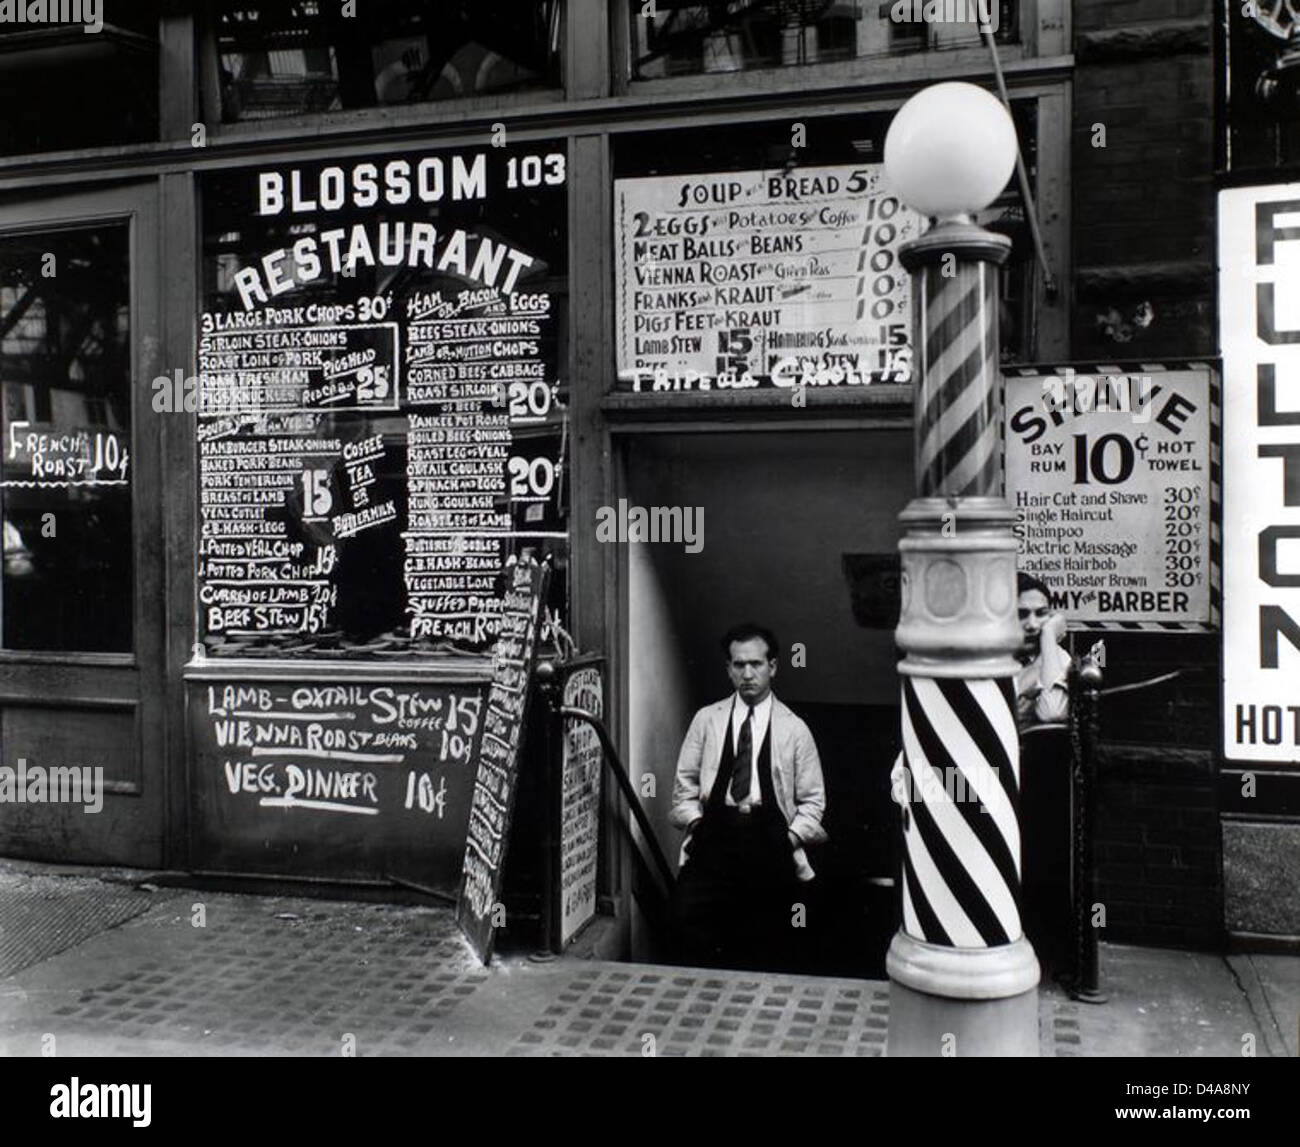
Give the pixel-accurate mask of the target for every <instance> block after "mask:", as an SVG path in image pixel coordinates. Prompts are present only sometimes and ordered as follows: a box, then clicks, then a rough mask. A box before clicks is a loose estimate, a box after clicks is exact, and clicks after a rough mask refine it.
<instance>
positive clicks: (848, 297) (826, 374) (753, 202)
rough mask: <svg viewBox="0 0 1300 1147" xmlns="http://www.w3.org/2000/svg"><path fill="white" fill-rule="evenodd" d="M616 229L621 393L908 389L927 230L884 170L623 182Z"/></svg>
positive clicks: (822, 170)
mask: <svg viewBox="0 0 1300 1147" xmlns="http://www.w3.org/2000/svg"><path fill="white" fill-rule="evenodd" d="M614 219H615V227H616V230H617V243H618V249H617V254H616V260H617V261H616V270H615V276H616V283H617V312H618V313H617V322H618V331H617V338H618V384H619V388H620V389H622V390H627V391H631V392H633V393H644V392H654V391H693V390H713V389H746V388H752V387H788V388H793V387H795V386H799V385H803V386H855V385H856V386H865V385H870V384H872V383H881V382H895V383H902V382H910V381H911V378H912V350H911V346H910V339H911V329H912V308H911V279H910V276H909V275H908V273H907V272H906V271H905V270H904V269H903V267H902V265H901V264H900V263H899V261H898V249H899V247H900V246H901V245H902V244H903V243H904V242H906V241H907V240H908V239H912V238H915V237H916V235H917V234H918V233H919V224H920V217H919V216H917V215H916V214H915V213H914V212H912V211H911V210H910V209H908V208H905V207H903V206H902V205H901V203H900V202H899V200H898V197H897V196H895V195H892V194H891V193H890V192H889V190H888V189H887V188H886V187H885V184H884V168H883V166H881V165H879V164H862V165H858V166H853V165H841V166H830V167H800V168H795V169H793V170H791V171H788V172H786V171H781V170H768V171H736V172H725V173H718V174H708V175H674V176H655V177H650V178H638V179H620V180H618V181H616V183H615V209H614Z"/></svg>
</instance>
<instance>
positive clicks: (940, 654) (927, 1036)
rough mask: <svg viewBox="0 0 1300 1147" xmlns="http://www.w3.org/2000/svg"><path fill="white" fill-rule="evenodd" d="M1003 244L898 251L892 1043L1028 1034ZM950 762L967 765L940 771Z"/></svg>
mask: <svg viewBox="0 0 1300 1147" xmlns="http://www.w3.org/2000/svg"><path fill="white" fill-rule="evenodd" d="M1010 246H1011V244H1010V241H1009V240H1007V239H1006V238H1005V237H1003V236H1000V235H995V234H992V233H990V232H988V231H985V230H983V229H982V228H979V227H977V226H975V225H973V224H972V223H970V222H968V221H965V220H949V221H945V222H943V223H940V224H939V225H937V226H936V227H934V228H932V229H931V230H930V231H928V232H927V233H926V234H925V235H923V236H922V237H921V238H919V239H917V240H914V241H913V242H912V243H910V244H908V245H907V246H906V247H904V248H903V250H902V252H901V255H902V259H903V263H904V265H905V266H906V267H907V269H908V270H909V271H911V272H912V274H913V276H914V283H915V296H914V297H915V298H916V299H917V308H916V314H915V323H916V329H915V341H914V344H913V345H914V346H915V347H916V348H917V356H918V382H917V389H916V396H915V416H914V417H915V436H916V442H915V445H916V488H917V495H918V496H917V498H916V499H915V500H914V501H913V502H912V503H911V504H910V505H909V506H908V507H907V509H906V510H904V511H903V513H902V515H901V516H900V521H901V523H902V526H903V530H904V535H905V536H904V537H903V538H902V540H901V541H900V542H899V549H900V551H901V554H902V610H901V614H900V620H899V626H898V631H897V640H898V645H899V647H900V648H901V649H902V651H903V653H904V657H903V660H902V662H900V664H899V667H898V668H899V673H900V675H901V676H902V725H903V729H902V733H903V753H902V755H901V758H900V762H899V766H898V767H899V769H901V770H902V773H901V776H900V777H897V778H896V779H901V780H902V781H904V782H905V783H903V784H901V785H896V786H895V791H896V792H899V791H900V790H901V792H902V793H903V794H904V795H903V797H902V799H901V800H900V803H901V804H902V805H903V812H902V824H903V850H902V852H903V864H902V867H903V888H902V897H903V914H902V928H901V930H900V931H899V932H898V934H897V935H896V936H895V937H894V940H893V943H892V944H891V946H890V949H889V957H888V961H887V965H886V966H887V968H888V971H889V976H890V979H891V980H892V984H891V997H890V1023H889V1054H890V1055H896V1056H903V1055H932V1056H937V1055H961V1056H967V1055H1036V1054H1037V1052H1038V1035H1037V997H1036V993H1035V991H1034V988H1035V987H1036V986H1037V984H1038V977H1039V968H1038V961H1037V959H1036V957H1035V956H1034V952H1033V948H1032V947H1031V946H1030V944H1029V941H1028V940H1026V939H1025V937H1024V935H1023V932H1022V930H1021V923H1020V825H1019V819H1018V818H1019V789H1020V784H1019V781H1020V750H1019V740H1018V736H1017V731H1016V714H1015V684H1014V681H1015V674H1016V671H1017V669H1018V668H1019V667H1018V665H1017V663H1016V661H1015V658H1014V656H1013V654H1014V653H1015V651H1016V650H1017V649H1018V648H1019V646H1020V642H1021V635H1020V627H1019V623H1018V620H1017V616H1016V549H1017V542H1016V538H1015V536H1014V534H1013V533H1012V525H1013V524H1014V522H1015V511H1014V510H1012V509H1011V507H1010V506H1009V505H1008V504H1007V502H1006V500H1005V498H1004V496H1003V495H1004V491H1003V466H1002V453H1001V438H1000V427H1001V425H1002V387H1001V378H1000V375H999V369H998V331H997V298H998V293H997V288H998V268H999V266H1000V265H1001V264H1002V263H1003V262H1004V261H1005V260H1006V257H1007V254H1008V252H1009V250H1010ZM953 775H956V776H957V777H958V778H959V780H960V781H961V782H962V783H959V784H958V785H956V786H954V785H951V784H949V785H946V786H945V785H943V784H942V783H941V779H942V778H945V777H951V776H953ZM936 781H939V782H940V783H935V782H936ZM954 793H956V794H958V795H959V797H964V799H956V800H954V799H953V795H954Z"/></svg>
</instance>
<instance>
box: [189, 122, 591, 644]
mask: <svg viewBox="0 0 1300 1147" xmlns="http://www.w3.org/2000/svg"><path fill="white" fill-rule="evenodd" d="M202 187H203V219H204V252H205V257H204V268H203V270H204V309H203V312H202V314H201V316H200V327H199V342H198V376H197V379H196V380H190V382H193V383H194V384H195V385H194V386H193V387H188V389H185V392H184V393H183V394H178V396H177V398H178V401H181V400H185V401H191V405H190V406H189V407H188V408H189V409H194V410H196V413H197V416H198V431H197V439H198V476H199V484H198V496H199V507H198V511H199V512H198V520H199V539H198V567H197V598H198V610H199V634H200V639H201V640H202V642H203V644H204V647H205V653H206V654H207V656H209V657H223V656H241V657H246V656H272V657H283V656H285V655H297V654H309V655H311V656H313V657H317V656H319V657H349V658H350V657H358V656H361V657H369V656H373V657H381V658H382V657H394V658H401V657H407V656H409V655H410V654H412V653H416V654H421V653H437V652H444V653H457V652H460V653H469V654H482V655H486V654H487V653H489V652H490V651H491V648H492V645H493V643H494V642H495V640H496V638H497V636H498V634H499V632H500V630H501V625H502V619H503V593H504V588H505V577H506V574H505V569H506V564H507V561H508V559H510V558H511V557H514V556H518V555H520V554H526V553H533V554H536V555H537V556H539V557H540V556H542V555H544V554H547V553H556V552H558V551H560V550H562V549H563V547H564V545H565V543H566V532H565V528H564V521H563V496H564V487H565V469H566V468H565V459H564V432H563V426H564V416H565V398H566V388H565V385H564V383H563V381H562V380H561V379H560V377H559V363H560V362H561V361H562V359H563V356H562V353H561V347H562V342H563V338H564V335H563V332H564V328H565V317H566V314H565V312H566V309H567V276H566V250H565V248H566V237H565V229H564V220H565V210H566V207H565V204H566V192H565V150H564V145H563V144H562V143H560V144H536V145H529V146H528V147H517V148H505V147H501V148H496V147H484V148H482V149H479V150H475V151H460V152H440V153H436V154H409V155H392V154H388V155H384V156H380V157H376V158H374V159H372V160H367V161H362V162H354V163H350V164H347V165H342V164H336V163H328V162H320V163H314V164H300V165H296V166H293V167H291V168H287V169H281V168H270V169H258V170H247V171H240V172H236V173H216V174H214V175H211V176H205V177H204V180H203V184H202ZM177 381H178V383H179V382H180V380H179V379H178V380H177ZM559 564H560V565H561V566H562V565H563V564H564V563H562V562H561V563H559ZM563 589H564V587H563V585H562V584H560V585H557V587H556V600H555V601H554V602H552V603H551V604H552V605H553V607H554V608H556V609H557V610H559V609H561V608H562V604H563V600H562V599H563Z"/></svg>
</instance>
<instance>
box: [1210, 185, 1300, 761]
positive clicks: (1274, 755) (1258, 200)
mask: <svg viewBox="0 0 1300 1147" xmlns="http://www.w3.org/2000/svg"><path fill="white" fill-rule="evenodd" d="M1219 323H1220V342H1221V345H1222V347H1223V369H1224V443H1223V497H1224V507H1223V548H1224V619H1223V751H1224V756H1225V757H1226V758H1228V759H1229V760H1240V761H1267V762H1291V763H1295V762H1300V690H1298V689H1297V687H1296V683H1297V681H1298V680H1300V183H1292V184H1284V185H1274V186H1269V187H1242V188H1233V189H1231V190H1225V191H1223V192H1221V193H1220V195H1219Z"/></svg>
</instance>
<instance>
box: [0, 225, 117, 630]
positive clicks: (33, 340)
mask: <svg viewBox="0 0 1300 1147" xmlns="http://www.w3.org/2000/svg"><path fill="white" fill-rule="evenodd" d="M128 235H129V232H128V228H127V225H126V224H117V225H113V226H108V227H93V228H92V227H87V228H80V229H76V230H66V231H46V232H39V233H31V234H26V235H11V236H5V237H2V238H0V394H2V395H3V412H2V415H0V430H3V435H4V439H3V442H4V445H3V452H2V453H0V509H3V518H4V539H3V553H4V574H3V580H2V581H0V626H2V627H3V645H4V648H5V649H24V650H76V651H86V652H128V651H129V650H130V649H131V648H132V624H131V620H132V616H133V613H134V611H133V609H132V606H131V591H132V560H131V541H132V530H131V480H132V477H133V460H132V457H131V406H130V368H131V351H130V326H131V321H130V303H129V298H130V296H129V291H130V262H129V253H128V252H129V246H128Z"/></svg>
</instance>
